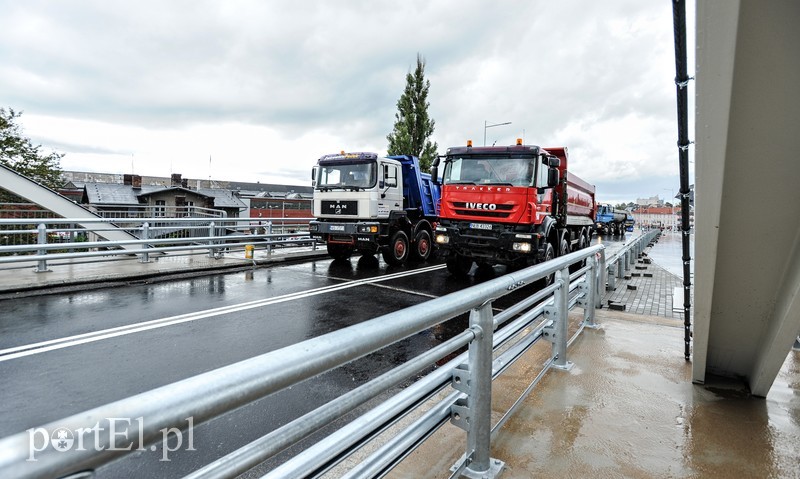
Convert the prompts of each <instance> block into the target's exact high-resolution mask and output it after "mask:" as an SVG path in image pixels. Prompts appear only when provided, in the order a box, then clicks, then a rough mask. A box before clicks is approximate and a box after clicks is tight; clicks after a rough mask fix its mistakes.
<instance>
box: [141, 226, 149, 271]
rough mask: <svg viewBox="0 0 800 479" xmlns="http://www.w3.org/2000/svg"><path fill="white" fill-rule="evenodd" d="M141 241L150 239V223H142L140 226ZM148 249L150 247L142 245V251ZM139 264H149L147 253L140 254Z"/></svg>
mask: <svg viewBox="0 0 800 479" xmlns="http://www.w3.org/2000/svg"><path fill="white" fill-rule="evenodd" d="M142 239H143V240H148V239H150V223H148V222H146V221H145V222H144V224H142ZM149 247H150V245H149V244H147V243H144V244H142V248H143V249H147V248H149ZM139 262H140V263H149V262H150V253H148V252H144V253H142V256H141V257H140V258H139Z"/></svg>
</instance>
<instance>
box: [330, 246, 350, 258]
mask: <svg viewBox="0 0 800 479" xmlns="http://www.w3.org/2000/svg"><path fill="white" fill-rule="evenodd" d="M328 254H329V255H331V257H332V258H333V259H348V258H350V256H352V255H353V247H352V246H350V245H348V244H338V243H328Z"/></svg>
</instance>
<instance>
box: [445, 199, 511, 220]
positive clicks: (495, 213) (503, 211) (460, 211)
mask: <svg viewBox="0 0 800 479" xmlns="http://www.w3.org/2000/svg"><path fill="white" fill-rule="evenodd" d="M514 206H515V205H497V208H496V209H494V210H487V209H479V210H478V209H467V203H465V202H454V203H453V211H454V212H455V213H456V214H457V215H463V216H480V217H483V218H508V217H509V216H511V213H512V212H513V210H514Z"/></svg>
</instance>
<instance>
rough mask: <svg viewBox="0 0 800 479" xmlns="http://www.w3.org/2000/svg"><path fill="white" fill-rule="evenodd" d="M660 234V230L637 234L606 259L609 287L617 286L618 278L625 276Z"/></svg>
mask: <svg viewBox="0 0 800 479" xmlns="http://www.w3.org/2000/svg"><path fill="white" fill-rule="evenodd" d="M660 234H661V231H660V230H651V231H648V232H646V233H644V234H643V235H641V236H637V237H636V238H633V240H632V241H631V242H630V243H628V244H627V245H625V246H624V247H623V248H622V249H620V250H619V251H617V252H616V253H614V254H613V255H612V256H611V257H610V258H608V259H607V260H606V266H607V274H608V279H607V282H608V288H609V289H614V288H616V287H617V278H622V277H624V276H625V271H627V270H628V269H630V267H631V266H633V265H635V264H636V260H637V259H638V258H639V257H641V256H642V253H644V249H645V248H646V247H647V246H648V245H650V244H651V243H652V241H653V240H654V239H656V238H657V237H658V236H659V235H660Z"/></svg>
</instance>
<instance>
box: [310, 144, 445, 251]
mask: <svg viewBox="0 0 800 479" xmlns="http://www.w3.org/2000/svg"><path fill="white" fill-rule="evenodd" d="M312 184H313V186H314V206H313V215H314V217H315V218H316V220H314V221H311V222H310V223H309V231H310V233H311V236H313V237H315V238H318V239H321V240H323V241H325V243H327V247H328V254H330V255H331V256H332V257H333V258H334V259H339V260H341V259H347V258H349V257H350V256H351V255H353V254H354V253H359V254H361V255H374V254H376V253H378V252H380V253H381V254H382V255H383V259H384V261H386V262H387V263H389V264H392V265H400V264H403V263H405V262H406V261H407V260H408V259H409V258H411V259H413V260H417V261H425V260H427V259H428V258H429V257H430V255H431V249H432V247H433V242H432V237H433V230H434V228H435V222H436V218H437V216H438V208H439V185H437V184H435V183H434V182H433V181H432V180H431V175H430V174H428V173H423V172H421V171H420V167H419V160H418V158H417V157H415V156H409V155H400V156H386V157H381V156H378V154H377V153H344V152H342V153H339V154H334V155H325V156H323V157H321V158H320V159H319V161H318V162H317V165H316V166H315V167H314V171H313V174H312Z"/></svg>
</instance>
